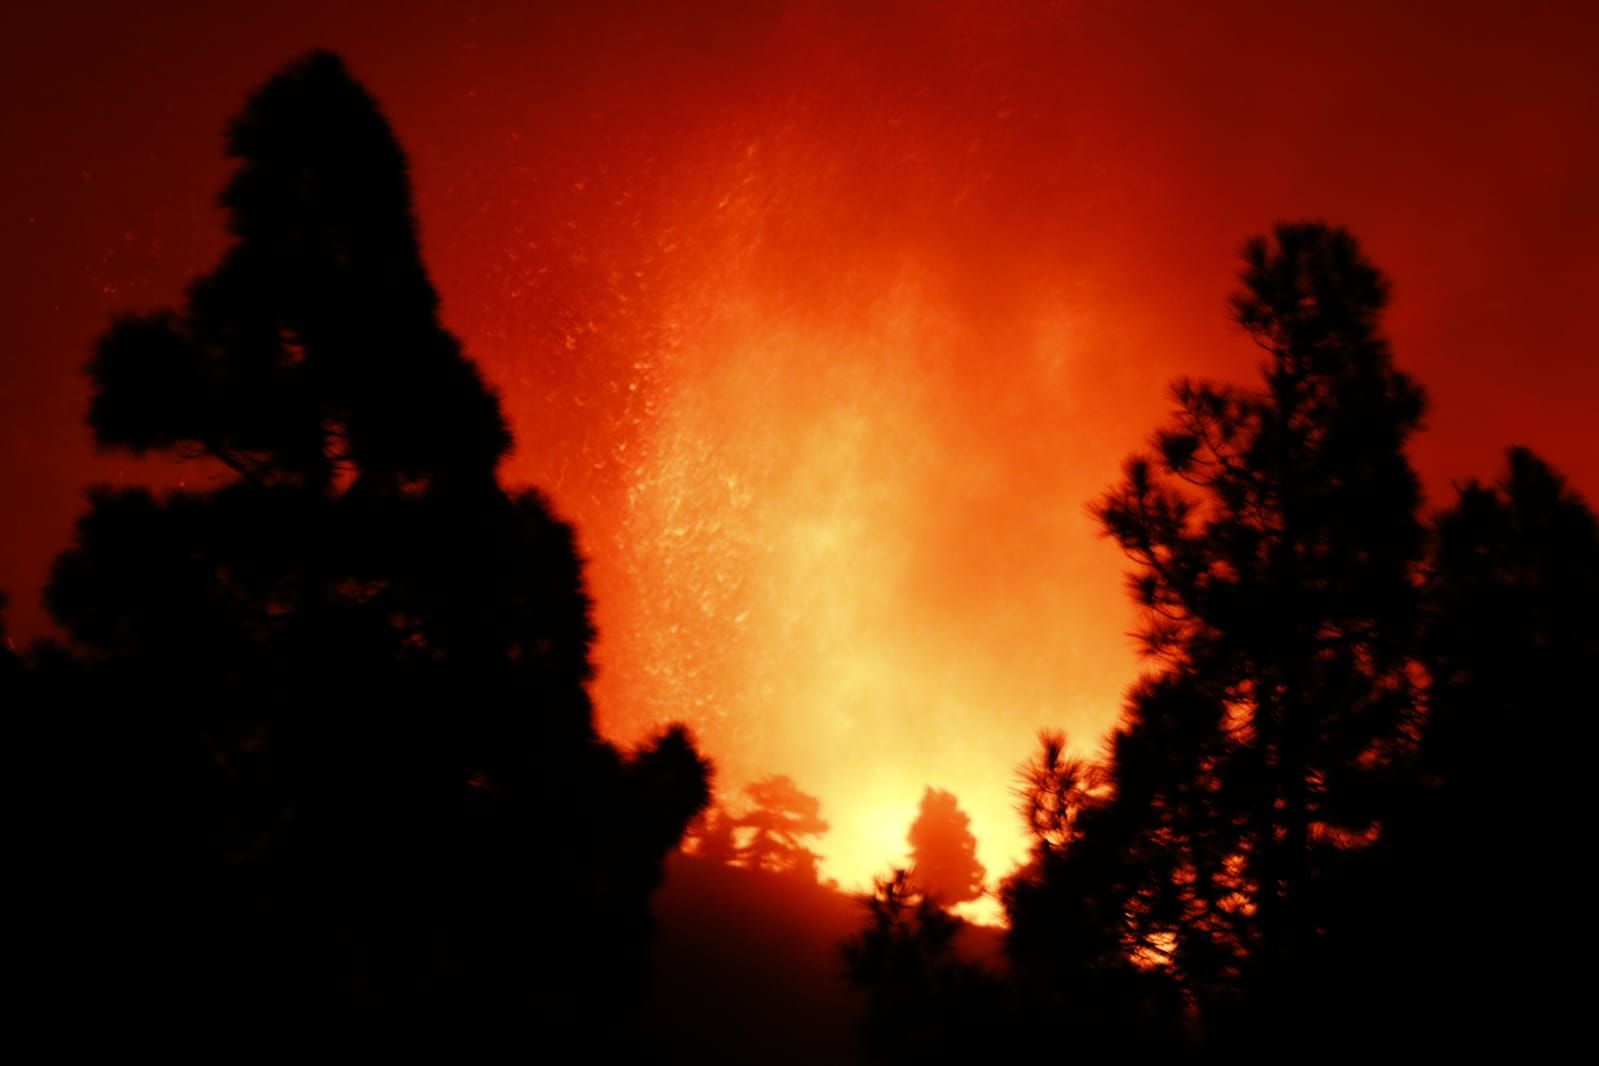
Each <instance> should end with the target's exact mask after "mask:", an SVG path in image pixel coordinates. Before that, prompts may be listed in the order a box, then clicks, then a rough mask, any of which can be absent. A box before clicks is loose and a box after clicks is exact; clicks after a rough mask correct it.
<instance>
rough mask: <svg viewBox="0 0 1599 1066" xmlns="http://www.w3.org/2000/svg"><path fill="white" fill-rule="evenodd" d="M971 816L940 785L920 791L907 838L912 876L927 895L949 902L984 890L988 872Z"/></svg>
mask: <svg viewBox="0 0 1599 1066" xmlns="http://www.w3.org/2000/svg"><path fill="white" fill-rule="evenodd" d="M971 824H972V820H971V819H970V818H969V817H967V815H966V812H965V811H963V810H961V809H960V806H959V804H957V803H956V801H955V797H954V795H953V794H951V793H949V792H945V791H943V790H942V789H937V788H929V789H928V790H927V791H926V792H924V793H922V805H921V808H920V810H919V811H918V812H917V815H916V821H915V822H914V823H912V825H911V828H910V832H909V833H907V834H906V838H905V839H906V841H907V842H908V843H909V844H910V846H911V876H912V877H913V878H914V879H915V881H916V883H917V884H918V885H920V886H921V889H922V892H923V893H924V894H925V895H927V896H928V897H929V898H931V899H934V900H936V901H938V902H939V903H941V904H943V905H945V906H949V905H951V904H955V903H968V902H970V901H971V900H974V899H977V898H978V897H979V896H981V895H982V894H983V877H984V875H985V874H986V873H987V871H985V870H984V869H983V864H982V863H980V862H978V861H977V838H976V837H974V836H972V829H971Z"/></svg>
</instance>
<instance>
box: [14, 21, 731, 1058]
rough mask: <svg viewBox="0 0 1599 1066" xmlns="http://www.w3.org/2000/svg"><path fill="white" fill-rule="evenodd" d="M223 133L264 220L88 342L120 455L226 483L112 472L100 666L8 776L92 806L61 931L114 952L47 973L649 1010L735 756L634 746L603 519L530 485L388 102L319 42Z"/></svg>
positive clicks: (66, 870)
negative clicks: (614, 709) (615, 738)
mask: <svg viewBox="0 0 1599 1066" xmlns="http://www.w3.org/2000/svg"><path fill="white" fill-rule="evenodd" d="M228 148H229V152H230V154H231V155H232V156H233V157H234V158H235V159H236V160H237V161H238V165H237V168H236V170H235V172H234V176H233V179H232V180H231V182H230V183H229V185H228V187H227V189H226V191H225V192H224V194H223V197H222V203H223V206H224V207H225V208H226V209H227V212H228V219H229V228H230V230H231V232H232V234H233V237H234V242H233V244H232V246H231V247H230V248H229V249H228V251H227V252H226V254H225V255H224V256H223V259H222V261H221V263H220V264H219V265H218V266H217V268H216V269H215V270H214V271H213V272H212V273H210V274H209V275H207V276H205V277H203V278H201V279H199V280H198V281H196V282H195V283H194V284H193V285H192V286H191V287H190V289H189V292H188V299H187V301H186V303H185V305H184V307H183V308H182V309H181V310H178V311H172V312H162V313H158V314H154V315H145V316H137V317H131V318H126V319H123V320H121V321H119V322H117V323H116V324H115V325H114V326H113V327H112V328H111V329H110V330H109V331H108V332H107V334H106V335H105V337H104V338H103V339H102V341H101V343H100V345H99V348H98V350H97V352H96V355H95V357H94V359H93V361H92V363H91V365H90V368H89V369H90V373H91V375H92V377H93V385H94V390H93V401H92V405H91V410H90V426H91V428H92V429H93V431H94V435H95V439H96V441H97V443H98V444H99V445H100V446H102V447H106V448H125V449H129V450H131V451H134V452H145V451H153V452H160V453H164V454H166V455H169V456H172V457H175V458H180V459H191V460H196V461H197V462H198V463H199V464H201V466H202V468H203V469H204V470H205V471H207V472H211V471H214V472H215V476H211V477H209V481H210V483H211V484H212V485H213V486H214V487H211V488H209V489H204V490H199V489H187V490H182V491H175V492H165V493H154V492H150V491H147V490H144V489H121V490H113V489H97V490H95V491H94V493H93V495H92V497H91V504H92V506H91V508H90V511H89V513H88V514H87V515H86V516H85V517H84V518H83V520H82V521H81V523H80V524H79V527H78V533H77V539H76V543H75V544H74V546H73V547H72V548H71V550H69V551H68V552H67V553H65V554H64V555H63V556H62V557H61V558H60V560H59V561H58V562H57V564H56V567H55V571H54V574H53V579H52V581H51V584H50V586H49V589H48V591H47V600H48V603H49V606H50V608H51V609H52V611H53V612H54V614H55V617H56V618H57V619H58V620H59V621H60V623H61V624H62V625H63V627H65V629H66V630H67V632H68V633H69V634H70V636H71V638H72V641H73V644H74V646H75V647H76V648H78V649H79V650H80V651H81V652H82V654H83V657H84V658H83V663H82V667H81V669H80V670H78V671H76V673H75V675H74V676H76V677H77V678H78V680H76V681H75V682H73V686H74V687H73V690H72V691H62V692H58V693H57V698H55V699H52V700H48V701H41V706H40V707H39V708H37V713H36V715H35V717H34V719H33V720H31V721H30V724H29V725H28V726H27V729H28V731H29V732H28V735H27V738H26V739H27V742H28V743H30V744H33V745H35V746H36V747H37V749H38V751H39V758H38V759H37V760H35V762H36V764H37V766H38V767H39V769H38V770H37V772H36V774H35V775H34V777H32V778H31V779H29V780H28V781H27V782H24V783H23V784H19V785H16V792H17V793H18V794H19V796H14V797H8V798H9V799H12V800H13V808H14V809H24V810H27V811H30V812H34V813H31V814H29V815H28V817H36V818H37V819H45V820H47V819H59V820H61V821H60V822H59V823H57V824H48V825H45V824H42V823H41V824H40V825H38V826H35V827H34V829H33V830H30V832H31V833H32V839H35V840H36V841H38V842H40V846H41V847H43V848H44V849H45V850H46V852H49V853H50V854H47V855H46V856H44V857H43V858H41V860H40V862H39V864H38V868H39V869H41V870H44V869H54V870H56V871H57V873H59V875H60V877H61V879H62V883H60V884H50V883H41V885H39V886H37V887H38V890H39V895H40V897H41V898H45V897H50V898H51V899H52V902H51V903H50V907H51V908H52V913H53V915H54V917H53V918H52V919H51V921H53V922H55V923H56V924H55V925H50V924H49V923H45V924H43V925H40V926H39V929H40V934H39V935H41V936H42V937H44V938H45V939H46V940H48V939H49V938H50V937H52V936H56V937H59V938H62V939H65V940H67V941H69V942H71V943H74V944H78V945H80V947H81V955H82V957H83V958H84V959H86V960H96V965H90V964H89V963H88V962H85V964H84V968H83V969H82V970H74V969H73V968H72V965H71V964H70V963H67V962H62V961H59V959H58V961H56V962H55V963H53V964H52V967H53V969H52V971H51V973H50V974H49V976H48V977H47V978H46V981H45V984H44V986H42V988H41V991H40V992H39V993H38V994H39V995H40V996H41V997H48V996H51V995H57V994H64V993H65V994H73V995H77V996H79V997H84V998H86V999H87V1000H88V1002H89V1004H90V1005H93V1004H96V1003H115V1002H118V1001H119V997H120V1000H121V1001H123V1006H124V1007H125V1008H126V1009H129V1010H133V1009H135V1006H137V1008H138V1009H139V1010H142V1011H146V1012H147V1013H148V1014H149V1015H150V1017H149V1019H148V1024H151V1025H154V1026H158V1027H159V1026H160V1025H161V1024H163V1022H167V1023H170V1022H171V1021H172V1019H173V1014H172V1012H173V1011H174V1010H177V1009H178V1005H180V1004H185V1006H183V1007H182V1009H183V1010H184V1011H190V1012H191V1013H195V1012H197V1016H200V1017H204V1016H205V1015H206V1014H207V1011H210V1012H211V1013H212V1014H214V1015H215V1016H217V1017H222V1016H224V1015H228V1014H230V1013H233V1014H235V1015H236V1014H237V1012H239V1011H242V1010H245V1009H246V1007H245V1006H244V1005H246V1004H251V1005H252V1006H250V1007H249V1008H248V1009H250V1010H266V1011H268V1012H270V1013H272V1014H273V1016H275V1017H279V1018H280V1019H282V1020H283V1022H284V1024H285V1025H293V1024H310V1019H311V1018H312V1017H313V1016H315V1015H316V1014H317V1013H318V1012H319V1011H322V1010H328V1011H333V1012H335V1013H336V1014H337V1015H338V1017H340V1018H341V1019H342V1024H347V1025H358V1024H361V1023H360V1019H361V1018H362V1017H371V1016H376V1015H381V1016H383V1017H386V1018H393V1017H399V1016H411V1017H413V1019H414V1020H416V1021H418V1022H419V1023H420V1022H421V1021H422V1020H424V1019H441V1018H443V1019H448V1021H447V1022H441V1023H439V1026H438V1028H437V1031H436V1032H435V1035H438V1033H439V1032H442V1030H443V1029H444V1028H448V1027H451V1026H460V1025H465V1026H467V1031H469V1032H471V1033H472V1034H474V1035H473V1036H472V1037H471V1039H473V1040H477V1039H481V1040H484V1041H488V1040H491V1039H493V1037H494V1034H496V1033H499V1032H502V1031H510V1030H512V1029H515V1028H517V1027H519V1026H526V1025H528V1024H532V1021H531V1020H532V1019H535V1018H537V1019H542V1021H541V1022H539V1024H549V1025H555V1026H556V1027H557V1028H558V1029H562V1030H564V1029H568V1028H572V1027H577V1026H580V1025H581V1024H582V1018H583V1017H584V1016H585V1014H584V1012H585V1011H592V1010H596V1009H599V1007H600V1005H601V1004H602V1002H603V1005H604V1008H605V1009H606V1010H607V1011H608V1012H621V1013H622V1014H623V1015H625V1014H626V1012H627V1011H628V1009H629V1004H630V1003H631V1002H633V1001H634V1000H636V998H637V996H638V993H639V990H640V986H641V984H642V981H643V974H644V951H645V935H646V932H647V924H648V911H647V903H648V895H649V893H650V891H651V890H652V888H653V887H654V885H655V883H656V882H657V880H658V879H659V877H660V868H661V862H662V859H663V857H664V855H665V853H666V852H667V851H668V850H669V849H670V848H671V847H673V846H675V844H676V843H677V841H678V839H679V838H680V836H681V834H682V831H683V829H684V827H685V825H686V824H687V822H688V821H689V819H690V818H692V817H693V816H694V814H695V813H696V812H697V811H698V810H699V809H700V808H701V807H703V805H704V804H705V802H706V800H707V798H708V785H707V782H708V772H709V768H708V766H707V765H706V764H705V762H704V761H703V760H702V759H701V758H700V757H699V755H698V753H697V752H696V751H695V750H694V747H693V745H692V744H691V743H690V741H689V740H688V738H687V736H686V734H685V733H684V732H683V731H682V730H681V729H673V730H671V731H669V732H667V733H665V734H663V735H662V736H660V737H658V738H657V739H656V740H655V741H654V742H652V743H651V744H649V745H648V746H647V747H646V748H644V749H643V750H641V751H639V752H637V753H635V754H634V755H632V756H624V755H623V754H621V753H619V752H617V751H616V750H615V749H614V748H613V747H612V746H611V745H610V744H608V743H606V742H605V741H604V740H603V739H602V738H600V737H599V735H598V734H597V733H596V732H595V729H594V724H593V717H592V713H591V708H590V705H589V698H588V694H587V691H586V682H587V681H588V679H589V676H590V674H591V672H592V671H591V666H590V659H589V648H590V644H591V643H592V640H593V636H594V632H593V627H592V625H591V622H590V619H589V599H588V594H587V591H586V589H585V586H584V579H583V564H582V559H581V557H580V556H579V554H578V551H577V547H576V542H575V536H574V534H573V531H572V529H571V528H570V527H569V526H568V525H567V524H566V523H564V522H562V521H561V520H560V519H559V518H557V517H556V516H555V515H554V514H553V513H552V512H551V510H550V507H549V505H548V504H547V503H546V501H545V500H544V499H543V498H542V497H540V496H539V495H538V494H537V493H535V492H531V491H519V492H508V491H506V490H504V489H502V488H501V486H500V484H499V482H498V480H497V475H496V468H497V466H498V463H499V461H500V459H501V457H502V456H503V455H504V454H505V453H506V452H507V451H508V450H509V448H510V446H511V437H510V433H509V430H508V428H507V425H506V421H505V419H504V417H503V415H502V414H501V411H500V406H499V402H498V400H497V398H496V397H495V395H494V393H493V392H492V391H491V390H490V389H489V388H488V387H487V386H486V385H485V384H484V382H483V380H482V378H481V376H480V375H479V374H478V372H477V370H476V368H475V367H474V366H473V364H472V363H471V362H470V361H468V360H467V359H466V358H465V357H464V356H463V354H462V352H461V348H460V345H459V343H458V342H457V341H456V339H455V338H454V337H453V336H451V335H450V334H449V332H448V331H446V330H445V329H444V328H443V326H442V325H441V324H440V322H439V319H438V297H437V294H436V293H435V291H434V289H433V287H432V285H431V283H430V281H429V280H428V277H427V273H426V271H425V269H424V268H423V265H422V261H421V258H420V253H419V249H418V243H417V236H416V226H415V221H414V219H413V216H412V211H411V196H410V187H409V180H408V177H407V172H406V163H405V158H404V155H403V154H402V152H401V150H400V147H399V144H398V142H397V141H396V139H395V137H394V135H393V133H392V132H391V131H390V129H389V126H388V124H387V122H386V121H385V120H384V118H383V117H382V115H381V114H380V112H379V111H378V108H377V106H376V104H375V102H374V101H373V99H372V98H371V96H370V95H368V93H367V92H366V91H365V90H364V89H363V88H362V87H361V86H360V85H359V84H357V83H356V82H355V81H354V80H353V79H352V78H351V77H350V76H349V74H348V73H347V72H346V71H345V69H344V67H343V65H342V64H341V63H340V61H339V60H338V59H337V58H335V57H334V56H332V55H329V54H327V53H315V54H312V55H310V56H307V57H306V58H304V59H302V60H301V61H299V62H297V63H295V64H294V65H292V66H290V67H289V68H287V69H286V70H284V71H283V72H282V73H280V74H279V75H277V76H276V77H274V78H273V79H272V80H271V81H269V82H268V83H267V84H266V85H265V86H264V87H263V88H262V89H261V90H260V91H259V92H258V93H256V94H255V96H254V97H252V98H251V100H250V101H249V103H248V104H247V105H246V107H245V109H244V111H243V113H242V114H241V116H240V117H239V118H238V120H237V121H236V122H235V123H234V124H233V126H232V128H231V129H230V131H229V136H228ZM195 480H196V481H197V482H198V483H201V484H205V483H206V482H207V480H208V477H207V475H204V474H203V475H202V476H201V477H200V478H198V479H195ZM46 704H50V705H51V706H46ZM56 704H59V706H54V705H56ZM47 711H49V712H51V714H52V715H54V717H47V716H46V712H47ZM68 752H71V753H72V754H71V755H70V756H68V755H67V753H68ZM52 764H55V765H57V767H58V768H57V769H55V770H51V769H50V766H51V765H52ZM37 812H45V813H37ZM69 841H74V842H73V843H69ZM52 849H53V851H52ZM52 862H54V863H55V864H56V866H55V867H51V865H50V864H51V863H52ZM43 876H45V877H46V878H47V879H48V877H51V876H56V874H55V873H52V874H48V875H43ZM161 938H166V939H167V940H168V941H170V943H171V945H172V947H171V948H170V950H165V951H157V950H151V944H152V943H154V942H156V941H159V940H160V939H161ZM146 940H149V941H151V943H146V942H145V941H146ZM57 954H58V956H61V957H66V956H70V955H71V954H72V953H71V952H66V953H57ZM96 970H97V971H98V972H90V971H96ZM51 982H54V983H53V984H52V983H51ZM195 1004H198V1005H199V1006H194V1005H195ZM413 1012H420V1013H413ZM608 1031H609V1032H611V1033H613V1034H624V1033H625V1032H626V1026H625V1025H624V1026H613V1027H612V1028H611V1029H610V1030H608ZM620 1038H621V1037H620V1035H618V1039H620Z"/></svg>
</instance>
